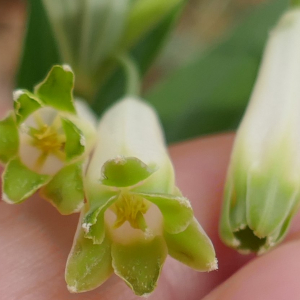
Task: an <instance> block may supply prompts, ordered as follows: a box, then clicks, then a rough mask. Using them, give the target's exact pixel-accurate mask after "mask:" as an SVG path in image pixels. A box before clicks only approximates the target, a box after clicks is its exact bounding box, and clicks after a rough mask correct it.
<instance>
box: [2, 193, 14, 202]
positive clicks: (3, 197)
mask: <svg viewBox="0 0 300 300" xmlns="http://www.w3.org/2000/svg"><path fill="white" fill-rule="evenodd" d="M2 200H3V201H4V202H6V203H8V204H15V202H14V201H12V200H11V199H9V197H8V196H7V195H6V194H5V193H2Z"/></svg>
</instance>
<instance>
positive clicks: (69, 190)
mask: <svg viewBox="0 0 300 300" xmlns="http://www.w3.org/2000/svg"><path fill="white" fill-rule="evenodd" d="M40 194H41V196H42V197H43V198H45V199H46V200H48V201H49V202H50V203H51V204H52V205H53V206H55V207H56V208H57V210H58V211H59V212H60V213H61V214H62V215H69V214H72V213H75V212H78V211H80V209H81V208H82V206H83V204H84V190H83V170H82V163H81V162H80V163H74V164H71V165H67V166H65V167H63V168H62V169H61V170H60V171H59V172H58V173H56V174H55V175H54V177H53V178H52V179H51V181H50V182H49V183H47V184H46V185H45V186H44V187H43V188H42V189H41V192H40Z"/></svg>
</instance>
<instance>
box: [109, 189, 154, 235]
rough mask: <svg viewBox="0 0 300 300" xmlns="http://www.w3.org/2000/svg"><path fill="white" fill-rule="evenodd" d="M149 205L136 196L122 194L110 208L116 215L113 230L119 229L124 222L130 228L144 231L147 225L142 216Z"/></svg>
mask: <svg viewBox="0 0 300 300" xmlns="http://www.w3.org/2000/svg"><path fill="white" fill-rule="evenodd" d="M149 207H150V204H149V203H148V202H147V201H146V200H145V199H143V198H142V197H139V196H137V195H133V194H130V193H122V194H121V195H120V198H119V199H118V200H117V202H115V204H114V205H112V206H111V210H112V211H113V212H114V213H115V214H116V217H117V219H116V221H115V223H114V226H113V227H114V228H115V229H116V228H119V227H120V226H122V225H123V224H124V223H125V222H126V221H128V222H129V224H130V225H131V227H132V228H135V229H141V230H142V231H145V230H146V229H147V224H146V221H145V218H144V214H145V213H146V212H147V211H148V209H149Z"/></svg>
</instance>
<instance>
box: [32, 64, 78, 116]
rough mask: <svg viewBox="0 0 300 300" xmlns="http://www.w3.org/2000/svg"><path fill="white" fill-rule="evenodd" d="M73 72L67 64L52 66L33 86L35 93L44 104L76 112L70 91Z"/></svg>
mask: <svg viewBox="0 0 300 300" xmlns="http://www.w3.org/2000/svg"><path fill="white" fill-rule="evenodd" d="M73 87H74V74H73V72H72V70H71V69H70V68H69V67H68V66H58V65H57V66H54V67H52V69H51V70H50V72H49V73H48V75H47V77H46V79H45V80H44V81H43V82H41V83H40V84H38V85H37V86H36V87H35V93H36V94H37V96H38V97H39V98H40V100H41V102H42V103H43V104H45V105H48V106H51V107H53V108H55V109H58V110H62V111H66V112H70V113H74V114H75V113H76V109H75V107H74V103H73V96H72V91H73Z"/></svg>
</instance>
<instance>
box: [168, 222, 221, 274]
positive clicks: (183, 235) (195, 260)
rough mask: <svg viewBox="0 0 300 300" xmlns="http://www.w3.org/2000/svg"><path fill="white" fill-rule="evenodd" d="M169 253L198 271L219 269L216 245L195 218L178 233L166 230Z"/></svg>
mask: <svg viewBox="0 0 300 300" xmlns="http://www.w3.org/2000/svg"><path fill="white" fill-rule="evenodd" d="M164 236H165V241H166V243H167V246H168V251H169V254H170V255H171V256H172V257H174V258H175V259H177V260H179V261H181V262H182V263H184V264H186V265H188V266H189V267H191V268H193V269H195V270H197V271H212V270H215V269H217V260H216V254H215V250H214V247H213V245H212V243H211V241H210V239H209V238H208V236H207V235H206V233H205V232H204V231H203V229H202V228H201V226H200V224H199V223H198V222H197V220H196V219H195V218H194V219H193V221H192V222H191V224H190V225H189V226H188V227H187V229H186V230H184V231H183V232H180V233H177V234H170V233H168V232H165V234H164Z"/></svg>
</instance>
